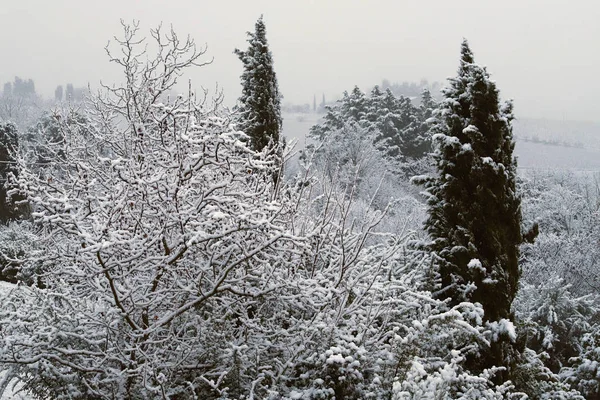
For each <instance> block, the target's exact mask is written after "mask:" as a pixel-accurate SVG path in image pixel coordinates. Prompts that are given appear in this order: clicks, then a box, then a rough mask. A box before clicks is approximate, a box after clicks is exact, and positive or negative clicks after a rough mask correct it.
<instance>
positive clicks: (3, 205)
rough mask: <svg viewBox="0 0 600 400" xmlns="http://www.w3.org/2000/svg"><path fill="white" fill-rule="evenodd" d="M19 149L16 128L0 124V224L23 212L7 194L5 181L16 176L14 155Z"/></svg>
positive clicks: (17, 216)
mask: <svg viewBox="0 0 600 400" xmlns="http://www.w3.org/2000/svg"><path fill="white" fill-rule="evenodd" d="M18 149H19V133H18V130H17V126H16V125H15V124H13V123H11V122H6V123H0V223H2V224H6V223H8V221H10V220H14V219H17V218H19V217H20V216H22V215H23V213H24V212H25V209H24V207H23V206H21V207H19V206H17V205H15V203H14V201H13V200H18V199H13V198H12V197H13V196H11V195H10V193H9V187H8V185H7V181H8V179H9V177H10V176H11V175H13V176H14V175H15V174H17V167H16V165H15V153H16V152H17V151H18Z"/></svg>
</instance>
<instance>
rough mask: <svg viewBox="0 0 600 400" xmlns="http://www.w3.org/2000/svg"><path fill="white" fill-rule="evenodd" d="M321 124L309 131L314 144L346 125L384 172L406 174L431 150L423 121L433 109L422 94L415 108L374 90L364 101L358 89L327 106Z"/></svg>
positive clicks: (387, 92)
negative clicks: (373, 151)
mask: <svg viewBox="0 0 600 400" xmlns="http://www.w3.org/2000/svg"><path fill="white" fill-rule="evenodd" d="M326 108H327V113H326V114H325V116H324V117H323V122H321V123H319V124H317V125H315V126H313V127H312V128H311V132H310V136H311V137H312V138H313V139H315V140H317V141H318V142H322V141H326V140H328V139H329V137H330V136H335V135H336V132H338V134H337V136H339V132H340V130H343V129H344V127H345V126H347V125H348V124H354V125H358V126H360V127H361V128H362V129H363V130H364V131H365V133H366V135H365V136H366V137H365V139H367V137H368V140H370V141H371V142H372V143H373V144H374V145H375V147H376V148H377V149H378V150H379V151H380V152H381V154H382V156H384V158H385V159H386V161H385V162H384V163H383V164H384V165H386V169H388V170H393V171H395V172H402V173H406V172H410V171H405V169H409V170H410V169H411V168H414V166H413V164H414V162H415V161H418V160H420V159H422V158H423V157H424V156H425V155H426V153H427V152H428V151H429V150H430V149H431V139H430V137H429V135H428V130H429V126H428V124H427V122H426V121H427V120H428V119H429V118H430V117H431V114H432V111H433V109H434V108H435V103H434V102H433V100H432V98H431V95H430V94H429V92H427V91H426V92H424V93H423V101H422V104H421V106H419V107H416V106H414V105H413V104H412V102H411V100H410V99H409V98H407V97H402V96H400V97H396V96H394V94H393V93H392V92H391V91H390V90H389V89H388V90H387V91H386V92H384V93H383V92H381V91H380V90H379V88H378V87H377V86H376V87H375V88H374V89H373V91H372V92H371V95H370V97H367V96H366V95H365V94H364V93H363V92H362V91H361V90H360V89H359V88H358V87H355V88H354V89H353V90H352V92H351V93H347V92H344V96H343V98H342V99H341V100H339V101H338V102H337V103H336V104H335V105H333V106H327V107H326Z"/></svg>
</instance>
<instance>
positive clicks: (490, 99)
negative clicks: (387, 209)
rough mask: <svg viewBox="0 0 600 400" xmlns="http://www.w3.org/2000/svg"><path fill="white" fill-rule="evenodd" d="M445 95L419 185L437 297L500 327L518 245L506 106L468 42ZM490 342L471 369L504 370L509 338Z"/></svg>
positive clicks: (514, 279) (511, 293)
mask: <svg viewBox="0 0 600 400" xmlns="http://www.w3.org/2000/svg"><path fill="white" fill-rule="evenodd" d="M443 94H444V100H442V102H441V103H440V106H439V109H438V111H437V112H436V121H435V122H434V124H433V127H432V133H433V142H434V149H435V150H434V160H435V163H436V167H437V172H438V174H437V176H436V177H430V178H428V179H424V180H422V183H424V184H425V186H426V188H427V191H428V193H429V196H430V197H429V198H428V205H429V218H428V220H427V221H426V229H427V231H428V233H429V235H430V236H431V238H432V242H431V244H430V249H431V250H432V251H433V254H434V255H435V256H436V257H435V258H436V260H437V266H438V269H439V274H440V277H441V288H440V290H439V291H438V292H437V296H438V297H439V298H443V299H446V298H450V303H451V304H453V305H455V304H458V303H460V302H462V301H471V302H479V303H480V304H481V305H482V306H483V309H484V311H485V315H484V320H485V321H486V322H488V323H490V324H489V325H488V326H490V327H494V326H496V327H498V326H504V327H506V326H509V325H508V321H510V319H511V312H510V309H511V304H512V301H513V299H514V298H515V295H516V293H517V287H518V280H519V266H518V259H519V245H520V244H521V243H522V241H523V239H522V234H521V200H520V198H519V196H518V195H517V194H516V192H515V180H516V168H517V165H516V160H515V158H514V157H513V150H514V141H513V135H512V127H511V121H512V120H513V114H512V104H511V103H510V102H507V103H504V104H502V105H501V104H500V103H499V96H498V90H497V88H496V85H495V83H494V82H493V81H491V80H490V79H489V74H488V73H487V71H486V69H485V68H483V67H480V66H478V65H477V64H475V63H474V59H473V53H472V52H471V50H470V49H469V45H468V43H467V42H466V40H465V41H464V42H463V43H462V48H461V60H460V67H459V70H458V76H457V77H456V78H453V79H450V85H449V87H448V88H446V89H445V90H444V91H443ZM501 333H502V332H501ZM503 333H507V331H506V330H505V331H503ZM491 339H492V340H491V347H490V348H488V349H481V350H482V352H481V353H482V354H481V357H480V358H478V359H477V360H475V361H473V360H471V361H472V363H471V365H475V369H481V368H487V367H490V366H492V365H498V366H501V365H504V366H508V364H507V358H509V357H510V356H509V355H508V354H507V352H509V351H510V340H509V338H508V334H501V335H495V337H492V338H491Z"/></svg>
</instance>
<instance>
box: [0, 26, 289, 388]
mask: <svg viewBox="0 0 600 400" xmlns="http://www.w3.org/2000/svg"><path fill="white" fill-rule="evenodd" d="M136 33H137V27H136V26H133V27H131V26H125V37H124V39H122V41H120V45H121V46H120V49H119V50H118V52H117V53H116V55H115V56H114V57H112V58H111V60H112V61H113V62H116V63H117V64H118V65H120V66H121V67H122V68H123V70H124V74H125V78H126V81H125V83H124V84H123V86H105V90H104V91H103V92H102V93H100V94H99V95H98V96H96V97H94V99H93V102H92V103H91V105H90V107H91V109H92V111H91V112H90V114H89V119H90V122H89V123H87V124H69V123H67V119H66V118H60V119H57V120H56V123H57V124H59V125H60V126H61V132H62V133H63V134H64V135H63V137H64V140H63V141H61V143H50V144H51V145H52V146H57V147H61V148H62V152H61V154H62V157H61V159H60V160H56V161H55V162H51V163H49V164H48V166H47V168H44V169H43V170H41V171H40V170H32V169H31V168H29V166H28V164H27V162H26V160H25V159H23V160H21V164H22V165H21V174H20V175H19V180H18V184H19V187H20V190H21V191H22V193H23V194H24V195H25V196H26V199H27V201H29V202H30V203H31V205H32V208H33V212H32V217H33V218H34V221H35V222H36V223H37V224H39V225H41V226H42V227H43V229H44V231H43V232H42V234H41V237H40V239H39V241H38V242H39V245H40V246H41V247H42V248H43V249H44V251H43V253H42V254H39V256H38V257H37V259H36V260H30V262H33V261H37V262H39V263H41V264H42V274H41V276H40V279H41V280H42V281H43V283H44V285H45V286H46V287H47V289H46V290H43V289H26V288H23V289H22V290H16V291H14V293H13V295H12V296H11V297H10V298H9V299H5V300H6V301H3V306H4V307H3V311H2V316H1V317H0V319H2V323H1V325H2V332H1V333H0V335H1V337H2V339H3V340H2V345H0V362H1V363H6V362H9V363H10V364H11V365H13V367H14V368H17V369H18V371H19V372H18V375H19V377H20V379H21V380H23V381H24V382H25V385H26V388H27V389H28V390H29V391H31V392H33V393H35V394H36V395H38V396H48V395H49V396H51V397H54V398H155V397H174V396H175V397H176V396H186V397H193V396H194V393H195V395H199V394H200V393H210V392H211V390H213V389H212V388H211V387H212V386H215V385H216V386H218V384H217V383H216V382H218V381H220V380H226V379H232V380H233V379H242V381H241V382H240V385H242V384H244V385H243V386H240V387H244V388H245V387H249V384H248V385H247V386H246V385H245V383H246V382H245V381H244V380H243V377H238V378H234V376H233V375H234V372H233V370H234V364H235V363H234V362H233V361H232V359H230V358H231V357H233V358H235V357H236V356H235V354H236V350H235V348H236V345H235V337H236V336H237V335H236V332H238V330H239V332H241V331H242V330H243V327H242V326H240V325H239V324H240V316H241V314H240V313H251V312H257V311H251V309H249V308H246V306H245V305H244V304H247V306H248V307H249V306H250V303H252V302H253V300H252V299H258V298H265V297H266V298H269V296H270V293H274V292H275V291H276V290H277V288H278V286H279V285H280V284H281V282H284V281H285V278H284V277H283V276H282V275H281V273H282V272H283V271H286V269H282V268H281V263H282V262H284V261H285V260H284V258H282V257H283V256H284V255H285V256H286V257H289V258H291V259H292V260H293V258H294V255H293V254H290V253H289V252H287V251H286V250H285V249H284V248H285V247H287V246H292V244H293V243H296V242H298V240H297V239H296V238H294V237H293V236H292V235H291V234H290V233H289V232H287V231H286V230H285V229H284V227H283V225H282V223H281V219H282V218H283V217H282V215H285V206H284V204H283V203H282V202H280V201H277V200H275V198H274V195H273V193H274V192H273V187H272V186H273V184H272V182H271V180H270V179H266V178H265V176H269V175H268V174H269V173H270V172H271V169H272V168H273V167H274V160H273V156H266V155H265V156H264V157H261V156H260V155H258V154H256V153H254V152H253V151H252V150H250V149H248V148H247V147H246V146H245V144H244V143H243V142H244V140H245V139H246V138H247V136H245V135H244V134H243V133H241V132H239V131H236V130H234V129H232V124H231V123H230V121H229V120H228V119H227V118H226V117H224V116H220V115H217V114H214V113H211V112H210V111H208V110H204V109H203V108H202V107H201V106H200V103H199V102H198V101H197V100H196V99H195V98H194V97H193V96H192V95H190V96H188V97H187V98H184V97H176V98H174V99H170V100H169V101H167V102H166V103H162V102H161V101H159V99H161V97H162V95H163V94H164V93H165V92H166V91H167V90H169V89H170V88H171V87H173V85H174V84H175V83H176V80H177V78H178V77H179V76H180V74H181V73H182V72H183V70H184V69H185V68H186V67H189V66H192V65H194V64H198V60H199V58H200V57H201V55H202V53H203V51H202V50H197V49H196V47H195V46H194V44H193V42H192V41H191V40H190V39H187V40H180V38H179V37H178V36H177V35H175V34H174V33H173V32H168V33H167V34H166V35H164V34H163V33H162V32H161V31H160V30H155V31H152V36H153V38H154V39H155V41H156V43H157V44H158V45H159V46H157V47H158V54H157V55H156V57H155V58H154V59H149V60H145V59H143V58H142V57H141V56H140V55H139V54H140V53H139V51H140V49H141V48H140V43H139V41H138V39H137V36H136ZM121 50H123V53H121ZM110 54H112V52H111V53H110ZM290 262H292V263H293V261H290ZM261 315H262V314H261ZM50 331H52V332H53V333H50V334H48V333H49V332H50ZM240 337H241V336H240ZM228 352H229V353H228ZM228 354H229V356H228ZM228 357H230V358H228ZM227 360H229V361H227ZM252 376H253V379H256V376H255V375H252ZM219 377H220V378H219ZM238 386H239V385H238ZM229 387H230V390H232V391H234V390H235V385H234V384H233V383H230V385H229ZM240 390H241V389H240Z"/></svg>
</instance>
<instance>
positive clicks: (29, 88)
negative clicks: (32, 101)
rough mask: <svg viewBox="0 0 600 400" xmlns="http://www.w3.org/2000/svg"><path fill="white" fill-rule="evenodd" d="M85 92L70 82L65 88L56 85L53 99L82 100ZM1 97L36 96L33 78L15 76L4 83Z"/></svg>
mask: <svg viewBox="0 0 600 400" xmlns="http://www.w3.org/2000/svg"><path fill="white" fill-rule="evenodd" d="M86 92H87V89H86V88H78V87H75V86H73V84H72V83H67V84H66V86H65V88H63V85H58V86H57V87H56V89H55V90H54V100H56V101H63V100H71V101H82V100H83V99H84V97H85V94H86ZM2 97H3V98H5V99H6V98H10V97H19V98H36V97H38V94H37V92H36V90H35V82H34V81H33V79H21V78H19V77H18V76H16V77H15V80H14V81H13V82H5V83H4V86H3V90H2Z"/></svg>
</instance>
